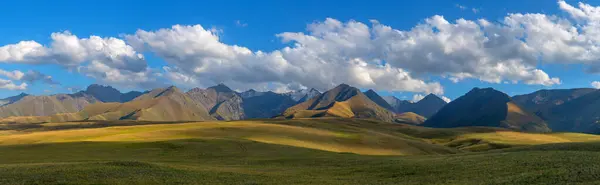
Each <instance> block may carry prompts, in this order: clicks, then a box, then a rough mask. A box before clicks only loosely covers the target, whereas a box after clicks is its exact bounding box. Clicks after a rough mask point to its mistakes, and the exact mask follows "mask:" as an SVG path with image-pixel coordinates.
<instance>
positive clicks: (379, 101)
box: [364, 89, 394, 111]
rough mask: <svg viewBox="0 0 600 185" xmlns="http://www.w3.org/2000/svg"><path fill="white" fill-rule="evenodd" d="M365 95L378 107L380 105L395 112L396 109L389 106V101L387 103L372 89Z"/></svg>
mask: <svg viewBox="0 0 600 185" xmlns="http://www.w3.org/2000/svg"><path fill="white" fill-rule="evenodd" d="M364 94H365V95H366V96H367V97H369V99H371V101H373V102H375V103H376V104H377V105H379V106H381V107H383V108H385V109H387V110H389V111H394V108H393V107H392V106H391V105H390V104H388V103H387V101H385V100H384V99H383V98H382V97H381V96H379V94H377V93H376V92H375V91H373V90H372V89H369V90H368V91H366V92H365V93H364Z"/></svg>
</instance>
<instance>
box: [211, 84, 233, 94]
mask: <svg viewBox="0 0 600 185" xmlns="http://www.w3.org/2000/svg"><path fill="white" fill-rule="evenodd" d="M207 89H214V90H215V91H217V92H233V90H231V89H230V88H229V87H227V86H226V85H225V84H223V83H219V84H217V85H215V86H212V87H209V88H207Z"/></svg>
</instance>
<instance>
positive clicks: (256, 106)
mask: <svg viewBox="0 0 600 185" xmlns="http://www.w3.org/2000/svg"><path fill="white" fill-rule="evenodd" d="M296 102H297V101H295V100H293V99H292V98H291V97H290V96H289V95H286V94H277V93H274V92H271V91H269V92H261V93H260V95H256V96H252V97H248V98H244V103H243V104H242V105H243V107H244V110H245V113H246V115H247V117H248V118H271V117H274V116H277V115H279V114H281V113H282V112H283V111H285V110H286V109H287V108H289V107H291V106H294V105H296Z"/></svg>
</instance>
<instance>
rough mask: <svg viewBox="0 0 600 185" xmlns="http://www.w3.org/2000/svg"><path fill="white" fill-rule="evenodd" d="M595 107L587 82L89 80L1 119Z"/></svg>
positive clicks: (15, 104)
mask: <svg viewBox="0 0 600 185" xmlns="http://www.w3.org/2000/svg"><path fill="white" fill-rule="evenodd" d="M599 106H600V90H597V89H592V88H576V89H548V90H539V91H536V92H533V93H530V94H524V95H517V96H514V97H509V96H508V95H506V94H504V93H502V92H500V91H497V90H495V89H491V88H474V89H473V90H471V91H469V92H468V93H466V94H465V95H463V96H461V97H460V98H458V99H456V100H454V101H453V102H451V103H449V104H448V103H446V102H445V101H444V100H442V99H441V98H440V97H438V96H437V95H434V94H429V95H427V96H425V97H424V98H423V99H421V100H420V101H418V102H409V101H407V100H399V99H397V98H395V97H382V96H380V95H379V94H377V92H375V91H374V90H367V91H365V92H361V91H360V90H359V89H358V88H355V87H352V86H349V85H346V84H341V85H339V86H337V87H335V88H333V89H330V90H328V91H326V92H324V93H321V92H319V91H318V90H316V89H303V90H297V91H292V92H287V93H275V92H271V91H268V92H258V91H256V90H253V89H250V90H248V91H244V92H236V91H234V90H232V89H231V88H229V87H228V86H226V85H225V84H217V85H215V86H212V87H208V88H206V89H201V88H193V89H190V90H189V91H187V92H182V91H181V90H179V89H178V88H177V87H174V86H172V87H168V88H158V89H153V90H151V91H146V92H138V91H131V92H127V93H121V92H120V91H118V90H117V89H115V88H113V87H110V86H103V85H97V84H92V85H90V86H89V87H87V88H86V89H85V90H83V91H79V92H77V93H73V94H55V95H40V96H35V95H29V94H25V93H21V94H18V95H16V96H12V97H7V98H4V99H0V118H4V119H2V120H0V122H15V123H16V122H20V121H25V122H36V121H37V122H54V121H78V120H146V121H202V120H214V119H217V120H241V119H253V118H272V117H279V118H309V117H349V118H372V119H379V120H384V121H388V122H397V123H407V124H413V125H422V126H429V127H463V126H491V127H503V128H509V129H513V130H521V131H530V132H547V131H549V130H553V131H557V132H585V133H600V124H598V123H600V110H598V109H597V107H599ZM7 117H10V118H7Z"/></svg>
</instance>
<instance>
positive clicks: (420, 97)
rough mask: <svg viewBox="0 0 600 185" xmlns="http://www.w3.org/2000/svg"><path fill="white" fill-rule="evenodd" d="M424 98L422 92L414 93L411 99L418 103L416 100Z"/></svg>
mask: <svg viewBox="0 0 600 185" xmlns="http://www.w3.org/2000/svg"><path fill="white" fill-rule="evenodd" d="M423 98H425V95H422V94H414V95H413V98H412V100H411V101H412V102H413V103H416V102H418V101H421V100H422V99H423Z"/></svg>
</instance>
